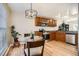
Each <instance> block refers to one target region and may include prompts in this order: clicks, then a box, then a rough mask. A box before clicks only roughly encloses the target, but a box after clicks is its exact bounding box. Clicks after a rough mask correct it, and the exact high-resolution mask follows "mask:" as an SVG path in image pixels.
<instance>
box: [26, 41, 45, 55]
mask: <svg viewBox="0 0 79 59" xmlns="http://www.w3.org/2000/svg"><path fill="white" fill-rule="evenodd" d="M44 43H45V40H38V41H32V42H27V48H28V56H30V48H36V47H41V46H42V50H41V54H39V56H43V51H44ZM37 56H38V55H37Z"/></svg>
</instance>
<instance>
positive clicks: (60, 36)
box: [55, 31, 66, 42]
mask: <svg viewBox="0 0 79 59" xmlns="http://www.w3.org/2000/svg"><path fill="white" fill-rule="evenodd" d="M55 40H56V41H61V42H66V33H65V32H64V31H56V33H55Z"/></svg>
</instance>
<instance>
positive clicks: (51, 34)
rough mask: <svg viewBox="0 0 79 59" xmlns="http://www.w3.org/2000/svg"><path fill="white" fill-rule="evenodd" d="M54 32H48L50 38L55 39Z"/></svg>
mask: <svg viewBox="0 0 79 59" xmlns="http://www.w3.org/2000/svg"><path fill="white" fill-rule="evenodd" d="M55 35H56V32H55V31H51V32H50V40H55V38H56V36H55Z"/></svg>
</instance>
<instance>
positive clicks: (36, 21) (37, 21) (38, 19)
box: [35, 17, 41, 26]
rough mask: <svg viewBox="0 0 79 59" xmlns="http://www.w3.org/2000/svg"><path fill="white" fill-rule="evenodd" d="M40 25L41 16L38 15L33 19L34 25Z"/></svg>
mask: <svg viewBox="0 0 79 59" xmlns="http://www.w3.org/2000/svg"><path fill="white" fill-rule="evenodd" d="M40 25H41V18H40V17H36V19H35V26H40Z"/></svg>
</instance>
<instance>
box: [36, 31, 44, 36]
mask: <svg viewBox="0 0 79 59" xmlns="http://www.w3.org/2000/svg"><path fill="white" fill-rule="evenodd" d="M35 35H36V36H42V35H43V32H39V31H35Z"/></svg>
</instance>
